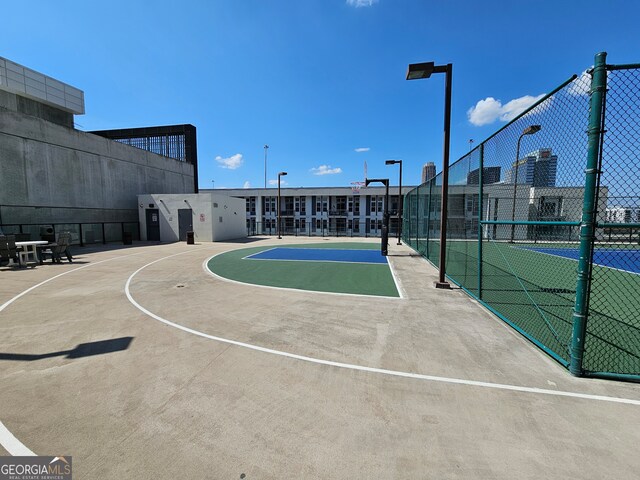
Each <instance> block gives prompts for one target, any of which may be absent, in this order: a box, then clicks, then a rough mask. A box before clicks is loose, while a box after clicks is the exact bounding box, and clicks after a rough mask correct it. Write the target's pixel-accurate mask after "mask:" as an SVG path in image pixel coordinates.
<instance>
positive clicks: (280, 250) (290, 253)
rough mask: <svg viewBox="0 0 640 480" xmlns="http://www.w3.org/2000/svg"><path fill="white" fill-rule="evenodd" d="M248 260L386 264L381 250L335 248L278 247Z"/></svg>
mask: <svg viewBox="0 0 640 480" xmlns="http://www.w3.org/2000/svg"><path fill="white" fill-rule="evenodd" d="M244 258H245V259H248V260H285V261H299V262H341V263H379V264H386V263H387V257H384V256H383V255H382V254H381V253H380V251H379V250H355V249H344V250H343V249H334V248H284V247H276V248H272V249H269V250H264V251H262V252H258V253H254V254H253V255H248V256H246V257H244Z"/></svg>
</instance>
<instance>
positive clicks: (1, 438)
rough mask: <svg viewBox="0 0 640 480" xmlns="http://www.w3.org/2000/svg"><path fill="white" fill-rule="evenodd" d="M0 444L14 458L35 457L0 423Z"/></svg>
mask: <svg viewBox="0 0 640 480" xmlns="http://www.w3.org/2000/svg"><path fill="white" fill-rule="evenodd" d="M0 444H1V445H2V446H3V447H4V449H5V450H6V451H7V452H9V455H13V456H14V457H35V456H37V455H36V454H35V453H33V452H32V451H31V450H29V449H28V448H27V447H25V446H24V444H23V443H22V442H21V441H20V440H18V439H17V438H16V437H15V436H14V435H13V433H11V432H10V431H9V429H8V428H7V427H5V426H4V424H3V423H2V422H0Z"/></svg>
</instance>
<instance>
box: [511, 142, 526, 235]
mask: <svg viewBox="0 0 640 480" xmlns="http://www.w3.org/2000/svg"><path fill="white" fill-rule="evenodd" d="M525 135H526V133H522V134H520V136H519V137H518V146H517V147H516V163H514V164H513V167H514V168H515V169H516V173H515V179H514V181H513V205H512V207H511V221H512V222H515V221H516V195H517V193H518V170H520V166H519V165H518V162H519V161H520V141H521V140H522V137H524V136H525ZM515 233H516V225H515V224H511V243H513V241H514V239H515Z"/></svg>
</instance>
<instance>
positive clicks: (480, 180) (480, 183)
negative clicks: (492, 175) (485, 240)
mask: <svg viewBox="0 0 640 480" xmlns="http://www.w3.org/2000/svg"><path fill="white" fill-rule="evenodd" d="M479 153H480V161H479V164H480V165H479V167H478V298H479V299H480V300H482V199H483V198H484V178H483V173H484V143H481V144H480V152H479Z"/></svg>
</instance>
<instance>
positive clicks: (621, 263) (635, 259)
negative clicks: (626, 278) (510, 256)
mask: <svg viewBox="0 0 640 480" xmlns="http://www.w3.org/2000/svg"><path fill="white" fill-rule="evenodd" d="M524 248H525V249H526V250H533V251H534V252H539V253H546V254H547V255H554V256H556V257H563V258H569V259H571V260H576V261H578V260H579V258H580V251H579V250H578V249H577V248H547V247H535V248H534V247H524ZM593 263H594V264H595V265H599V266H601V267H607V268H615V269H616V270H622V271H625V272H629V273H635V274H640V250H635V249H634V250H632V249H629V250H607V249H602V248H596V249H595V250H594V252H593Z"/></svg>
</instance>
